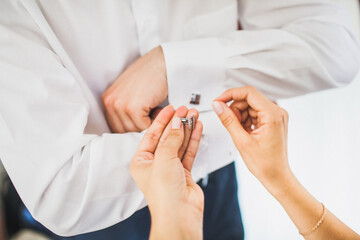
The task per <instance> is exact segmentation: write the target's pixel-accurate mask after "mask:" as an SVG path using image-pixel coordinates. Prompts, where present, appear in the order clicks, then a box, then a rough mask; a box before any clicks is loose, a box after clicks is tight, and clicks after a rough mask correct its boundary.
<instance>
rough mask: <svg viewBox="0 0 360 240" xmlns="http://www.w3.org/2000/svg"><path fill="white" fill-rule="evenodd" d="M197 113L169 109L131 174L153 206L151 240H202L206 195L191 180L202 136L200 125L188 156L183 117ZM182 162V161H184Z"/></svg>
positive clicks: (148, 136)
mask: <svg viewBox="0 0 360 240" xmlns="http://www.w3.org/2000/svg"><path fill="white" fill-rule="evenodd" d="M189 115H192V116H195V117H196V118H198V113H197V112H195V110H194V109H193V110H189V111H188V110H187V109H186V108H185V107H181V108H179V109H178V110H177V111H176V112H175V111H174V109H173V107H172V106H167V107H165V108H164V109H163V110H162V111H161V112H160V113H159V114H158V116H157V117H156V119H155V120H154V122H153V124H152V125H151V126H150V128H149V129H148V130H147V132H146V133H145V135H144V137H143V139H142V141H141V143H140V145H139V148H138V150H137V152H136V154H135V156H134V158H133V159H132V162H131V165H130V173H131V175H132V177H133V178H134V180H135V182H136V184H137V185H138V186H139V188H140V190H141V191H142V192H143V193H144V196H145V198H146V200H147V201H148V204H149V209H150V213H151V218H152V219H151V224H152V226H151V234H150V239H169V236H171V237H170V238H171V239H202V220H203V211H204V195H203V192H202V190H201V188H200V187H199V186H198V185H197V184H196V183H195V182H194V180H193V179H192V177H191V168H192V165H193V162H194V158H195V155H196V152H197V149H198V146H199V142H200V139H201V134H202V123H201V122H200V121H197V123H196V125H195V128H194V129H193V132H192V134H191V137H190V141H189V143H188V145H187V149H186V151H185V153H183V152H182V151H181V148H182V146H183V145H184V143H183V141H184V126H183V124H182V123H181V121H180V119H179V117H185V116H188V117H189ZM181 159H182V161H181Z"/></svg>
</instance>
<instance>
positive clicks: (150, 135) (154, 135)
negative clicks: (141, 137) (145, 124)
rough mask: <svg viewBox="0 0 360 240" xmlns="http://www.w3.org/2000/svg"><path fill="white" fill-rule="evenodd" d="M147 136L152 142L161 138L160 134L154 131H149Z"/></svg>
mask: <svg viewBox="0 0 360 240" xmlns="http://www.w3.org/2000/svg"><path fill="white" fill-rule="evenodd" d="M147 137H148V139H149V140H150V141H152V142H156V141H157V140H158V138H159V136H158V135H157V134H156V133H154V132H148V133H147Z"/></svg>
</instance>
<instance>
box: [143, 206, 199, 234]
mask: <svg viewBox="0 0 360 240" xmlns="http://www.w3.org/2000/svg"><path fill="white" fill-rule="evenodd" d="M149 209H150V213H151V233H150V239H169V236H172V239H175V240H176V239H179V240H180V239H181V240H183V239H195V240H196V239H202V231H203V225H202V224H203V212H202V211H201V210H200V209H197V208H196V207H194V206H192V205H186V204H181V205H178V206H164V205H163V206H159V207H158V208H154V207H152V206H151V207H150V206H149ZM155 209H156V210H155Z"/></svg>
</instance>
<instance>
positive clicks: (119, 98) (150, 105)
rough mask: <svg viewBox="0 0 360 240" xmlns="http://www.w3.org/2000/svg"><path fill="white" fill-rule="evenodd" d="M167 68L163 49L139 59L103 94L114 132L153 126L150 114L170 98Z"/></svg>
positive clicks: (154, 50)
mask: <svg viewBox="0 0 360 240" xmlns="http://www.w3.org/2000/svg"><path fill="white" fill-rule="evenodd" d="M167 94H168V89H167V79H166V66H165V60H164V55H163V51H162V48H161V47H160V46H159V47H157V48H154V49H153V50H151V51H150V52H148V53H147V54H146V55H144V56H142V57H141V58H139V59H138V60H136V61H135V62H134V63H133V64H132V65H131V66H130V67H129V68H127V69H126V70H125V71H124V72H123V73H122V74H121V75H120V76H119V77H118V78H117V79H116V81H115V82H114V83H113V84H112V85H111V86H110V87H109V88H108V89H107V90H106V91H105V92H104V93H103V95H102V101H103V104H104V106H105V111H106V116H107V119H108V123H109V125H110V127H111V129H112V131H113V132H117V133H124V132H140V131H143V130H145V129H146V128H148V127H149V126H150V124H151V118H150V116H149V115H150V112H151V110H152V109H154V108H155V107H157V106H158V105H160V104H161V103H162V102H163V101H164V100H165V99H166V97H167Z"/></svg>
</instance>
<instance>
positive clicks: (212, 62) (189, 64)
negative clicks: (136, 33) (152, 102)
mask: <svg viewBox="0 0 360 240" xmlns="http://www.w3.org/2000/svg"><path fill="white" fill-rule="evenodd" d="M161 47H162V49H163V52H164V57H165V62H166V71H167V79H168V80H167V81H168V98H169V103H170V104H172V105H174V107H175V108H177V107H179V106H181V105H185V106H187V107H189V108H196V109H197V110H198V111H200V112H201V111H208V110H210V109H211V103H212V101H213V99H214V98H216V97H218V96H219V95H220V94H221V93H222V92H223V91H224V90H225V88H224V81H225V78H226V73H225V54H224V47H223V46H222V44H221V42H220V40H219V39H217V38H206V39H196V40H189V41H181V42H168V43H164V44H162V45H161ZM193 93H196V94H200V103H199V104H190V99H191V96H192V94H193Z"/></svg>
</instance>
